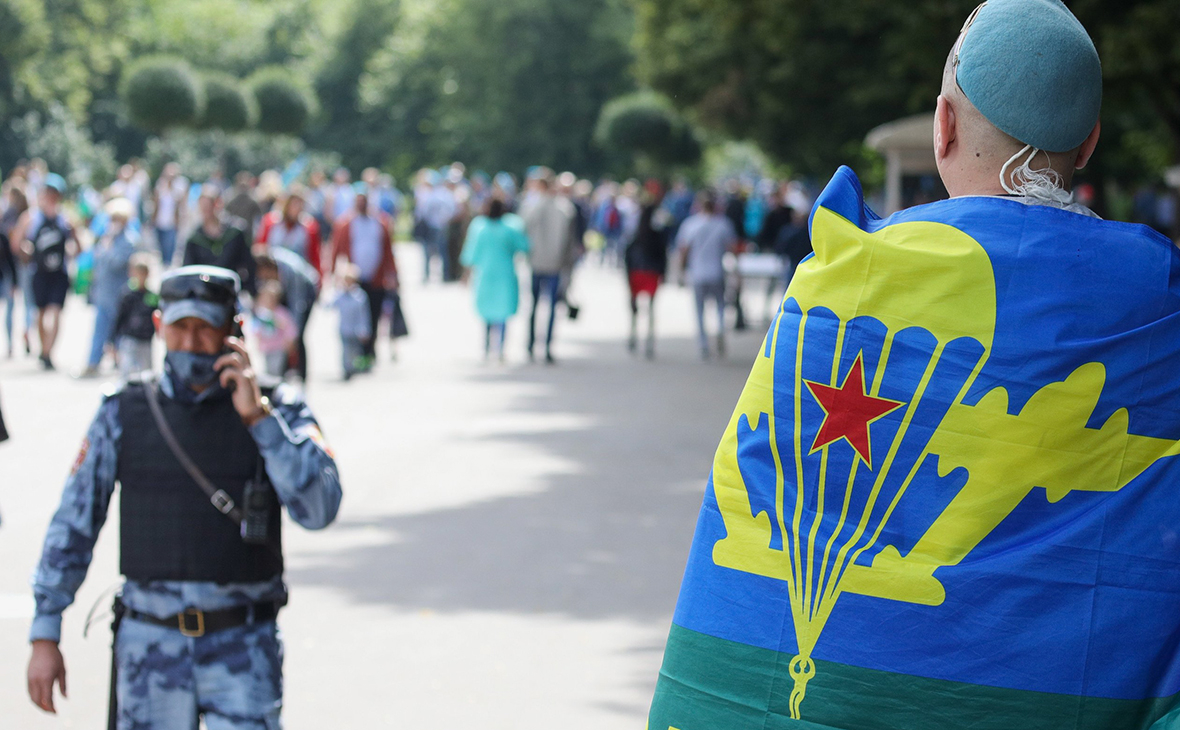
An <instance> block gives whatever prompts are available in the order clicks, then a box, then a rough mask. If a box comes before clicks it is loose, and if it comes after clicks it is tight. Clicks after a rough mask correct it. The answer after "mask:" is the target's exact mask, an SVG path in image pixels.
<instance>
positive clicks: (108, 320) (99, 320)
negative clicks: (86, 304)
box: [86, 306, 118, 368]
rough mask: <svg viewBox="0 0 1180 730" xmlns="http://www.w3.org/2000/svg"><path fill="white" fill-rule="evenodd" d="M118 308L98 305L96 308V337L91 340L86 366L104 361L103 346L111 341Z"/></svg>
mask: <svg viewBox="0 0 1180 730" xmlns="http://www.w3.org/2000/svg"><path fill="white" fill-rule="evenodd" d="M117 314H118V310H117V309H115V308H114V307H103V306H96V307H95V308H94V337H92V338H91V340H90V358H89V359H88V360H87V361H86V366H87V367H91V368H96V367H98V364H99V363H101V362H102V353H103V348H105V347H106V345H107V343H109V342H110V341H111V334H112V332H111V330H112V329H113V328H114V326H115V316H116V315H117Z"/></svg>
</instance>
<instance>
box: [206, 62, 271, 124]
mask: <svg viewBox="0 0 1180 730" xmlns="http://www.w3.org/2000/svg"><path fill="white" fill-rule="evenodd" d="M201 84H202V87H203V88H204V95H205V106H204V109H203V111H202V113H201V115H200V117H199V118H198V119H197V120H196V127H197V128H198V129H220V130H223V131H226V132H240V131H242V130H244V129H247V128H248V127H251V126H253V125H254V122H255V120H256V119H257V117H258V106H257V102H256V101H255V99H254V95H253V94H248V93H246V91H245V90H243V88H242V82H241V81H239V80H238V79H235V78H234V77H233V76H230V75H229V74H226V73H219V72H215V71H206V72H204V73H202V74H201Z"/></svg>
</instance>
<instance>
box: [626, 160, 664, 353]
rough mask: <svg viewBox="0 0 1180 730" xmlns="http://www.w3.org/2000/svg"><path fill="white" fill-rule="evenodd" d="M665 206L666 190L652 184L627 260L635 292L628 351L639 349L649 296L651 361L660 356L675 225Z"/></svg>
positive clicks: (646, 192) (628, 279)
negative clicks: (663, 287)
mask: <svg viewBox="0 0 1180 730" xmlns="http://www.w3.org/2000/svg"><path fill="white" fill-rule="evenodd" d="M661 202H663V190H662V189H661V188H660V186H659V184H658V183H654V184H649V185H648V186H647V189H646V190H645V191H644V198H643V208H642V209H641V210H640V213H639V228H638V229H637V230H636V232H635V240H633V241H632V242H631V245H629V246H628V247H627V250H626V252H625V254H624V257H623V258H624V261H625V263H626V267H627V283H628V286H629V288H630V290H631V333H630V335H629V337H628V338H627V350H628V351H629V352H631V353H632V354H634V353H636V352H637V351H638V349H639V297H640V296H641V295H646V297H647V344H646V346H645V348H644V355H645V356H646V357H647V359H649V360H650V359H652V358H654V357H655V355H656V290H658V289H659V288H660V284H661V282H663V280H664V274H665V272H666V271H667V269H668V230H669V227H670V226H671V223H672V215H671V213H669V212H668V211H667V210H665V209H664V208H662V207H661V206H660V204H661Z"/></svg>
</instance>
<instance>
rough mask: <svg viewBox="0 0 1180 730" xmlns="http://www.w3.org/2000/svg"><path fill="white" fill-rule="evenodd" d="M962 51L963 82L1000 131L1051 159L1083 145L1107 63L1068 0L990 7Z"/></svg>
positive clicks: (1004, 1)
mask: <svg viewBox="0 0 1180 730" xmlns="http://www.w3.org/2000/svg"><path fill="white" fill-rule="evenodd" d="M976 12H977V14H976V16H975V19H974V21H973V22H971V23H970V26H969V27H968V28H967V29H966V32H965V34H964V36H963V38H962V40H961V41H960V45H959V49H958V67H957V68H956V69H955V79H956V80H957V81H958V84H959V88H960V89H962V90H963V93H964V94H965V95H966V96H967V99H968V100H969V101H970V102H971V103H972V104H974V105H975V108H976V109H979V111H980V113H982V114H983V116H984V117H986V118H987V120H988V121H989V122H991V123H992V124H994V125H996V127H997V128H999V129H1000V131H1002V132H1004V133H1006V134H1008V135H1010V136H1012V137H1015V138H1016V139H1017V140H1019V141H1020V142H1023V143H1024V144H1029V145H1032V146H1033V147H1036V148H1038V149H1041V150H1045V151H1046V152H1066V151H1069V150H1072V149H1074V148H1076V147H1078V146H1080V145H1081V144H1082V142H1084V141H1085V140H1086V137H1087V136H1088V135H1089V134H1090V131H1091V130H1092V129H1093V128H1094V124H1095V123H1096V122H1097V121H1098V112H1099V109H1100V108H1101V106H1102V64H1101V62H1100V61H1099V60H1098V51H1097V50H1096V49H1095V48H1094V42H1093V41H1092V40H1090V36H1089V34H1088V33H1086V29H1085V28H1084V27H1082V24H1081V23H1080V22H1079V21H1078V19H1077V18H1075V17H1074V15H1073V13H1071V12H1070V11H1069V9H1068V8H1066V7H1065V5H1063V4H1062V3H1061V0H988V2H986V3H984V4H983V5H982V6H980V7H979V9H978V10H977V11H976Z"/></svg>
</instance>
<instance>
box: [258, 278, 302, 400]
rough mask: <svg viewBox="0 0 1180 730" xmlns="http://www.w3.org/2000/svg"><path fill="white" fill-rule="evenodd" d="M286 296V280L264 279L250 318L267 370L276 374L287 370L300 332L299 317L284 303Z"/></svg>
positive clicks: (281, 373)
mask: <svg viewBox="0 0 1180 730" xmlns="http://www.w3.org/2000/svg"><path fill="white" fill-rule="evenodd" d="M282 298H283V285H282V284H280V283H279V282H277V281H274V280H271V281H265V282H262V283H260V284H259V286H258V295H257V296H256V297H254V306H253V308H251V310H250V316H249V318H247V320H246V336H247V337H248V338H250V339H251V340H253V342H254V345H255V346H256V347H257V348H258V351H259V352H261V353H262V361H263V365H264V367H265V372H266V374H267V375H270V376H272V377H276V378H281V377H283V375H284V374H285V373H286V371H287V360H288V356H289V354H290V352H291V349H292V348H293V347H294V345H295V338H296V336H297V335H298V330H297V329H296V327H295V319H294V317H292V316H291V312H290V311H288V310H287V308H286V307H284V306H283V305H282Z"/></svg>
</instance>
